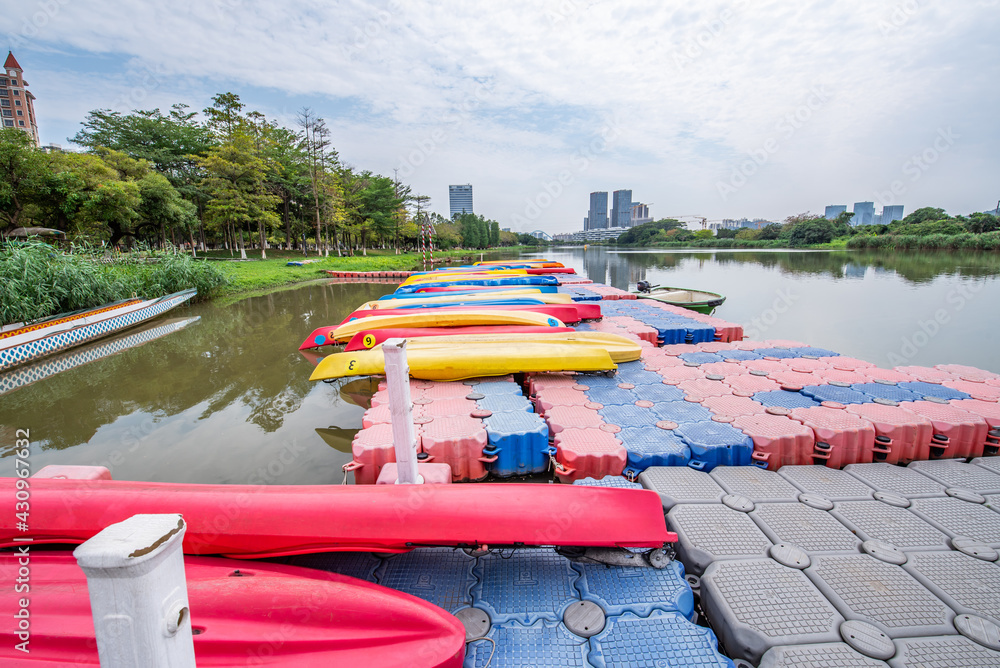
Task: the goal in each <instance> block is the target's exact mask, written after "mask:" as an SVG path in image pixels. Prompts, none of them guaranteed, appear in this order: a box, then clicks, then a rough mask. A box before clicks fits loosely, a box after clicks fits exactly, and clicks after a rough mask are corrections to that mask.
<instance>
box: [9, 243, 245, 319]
mask: <svg viewBox="0 0 1000 668" xmlns="http://www.w3.org/2000/svg"><path fill="white" fill-rule="evenodd" d="M225 283H226V277H225V275H224V274H223V273H222V272H221V271H220V270H219V269H218V268H217V267H215V266H214V265H211V264H209V263H207V262H198V261H194V260H192V259H191V258H190V257H188V256H186V255H173V254H163V255H159V256H158V261H156V262H154V263H136V262H130V261H129V258H128V257H126V258H125V260H124V261H122V262H117V263H114V264H101V263H99V262H97V261H96V260H95V259H94V258H93V257H91V256H89V255H87V254H86V253H85V252H84V253H76V254H65V253H63V252H62V251H60V250H59V249H58V248H55V247H53V246H50V245H48V244H46V243H43V242H40V241H24V242H22V241H5V242H4V243H3V244H2V245H0V322H2V323H4V324H6V323H12V322H21V321H26V320H37V319H39V318H45V317H48V316H51V315H55V314H58V313H66V312H68V311H77V310H80V309H87V308H93V307H95V306H100V305H102V304H107V303H110V302H115V301H119V300H122V299H128V298H130V297H132V296H133V295H139V296H141V297H145V298H147V299H152V298H154V297H161V296H163V295H165V294H169V293H171V292H177V291H179V290H185V289H187V288H198V297H199V298H200V299H205V298H207V297H209V296H211V295H212V294H213V293H214V292H215V291H216V289H218V288H219V287H220V286H222V285H224V284H225Z"/></svg>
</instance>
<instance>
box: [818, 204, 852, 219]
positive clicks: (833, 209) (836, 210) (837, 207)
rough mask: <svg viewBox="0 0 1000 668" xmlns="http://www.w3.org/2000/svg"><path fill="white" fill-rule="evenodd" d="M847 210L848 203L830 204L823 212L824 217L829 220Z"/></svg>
mask: <svg viewBox="0 0 1000 668" xmlns="http://www.w3.org/2000/svg"><path fill="white" fill-rule="evenodd" d="M845 211H847V205H846V204H831V205H830V206H828V207H826V213H824V214H823V217H824V218H826V219H827V220H833V219H834V218H836V217H837V216H839V215H840V214H842V213H844V212H845Z"/></svg>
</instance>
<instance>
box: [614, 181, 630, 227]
mask: <svg viewBox="0 0 1000 668" xmlns="http://www.w3.org/2000/svg"><path fill="white" fill-rule="evenodd" d="M631 225H632V191H631V190H616V191H615V192H614V193H613V194H612V201H611V227H631Z"/></svg>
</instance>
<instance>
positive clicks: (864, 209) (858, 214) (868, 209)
mask: <svg viewBox="0 0 1000 668" xmlns="http://www.w3.org/2000/svg"><path fill="white" fill-rule="evenodd" d="M874 222H875V202H855V203H854V217H853V218H851V225H853V226H855V227H856V226H858V225H871V224H872V223H874Z"/></svg>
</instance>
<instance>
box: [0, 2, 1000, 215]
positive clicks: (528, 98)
mask: <svg viewBox="0 0 1000 668" xmlns="http://www.w3.org/2000/svg"><path fill="white" fill-rule="evenodd" d="M9 4H11V5H12V6H11V7H9V8H8V9H5V15H7V16H9V17H11V19H12V20H11V23H10V25H12V26H15V35H14V37H17V36H18V34H21V35H22V37H23V33H24V30H25V26H29V27H31V26H33V27H34V34H33V35H32V36H31V38H30V40H29V39H21V40H20V41H18V40H17V39H15V40H13V41H12V43H14V44H16V45H17V46H16V50H17V53H18V56H19V58H21V60H22V64H23V65H24V66H25V67H26V68H27V72H26V73H27V74H28V75H29V81H31V83H32V90H33V91H35V93H36V95H38V97H39V101H38V111H39V116H40V119H41V122H42V130H43V135H44V134H45V126H46V123H47V122H51V123H52V124H54V125H55V126H56V127H63V125H61V124H65V123H68V122H69V121H71V120H72V118H73V117H75V118H76V119H77V120H80V119H82V115H83V114H84V113H85V111H86V110H89V109H93V108H98V107H108V106H112V103H113V102H114V101H115V100H116V99H118V100H120V99H122V98H121V96H122V95H123V93H124V94H128V92H129V91H130V90H132V89H135V88H136V86H137V85H138V86H139V88H140V89H141V88H142V81H143V77H144V76H145V77H147V78H146V80H147V81H148V73H150V72H152V73H154V74H155V76H154V78H155V80H156V82H157V84H156V86H155V87H154V88H152V89H150V90H148V91H147V93H146V98H145V99H144V100H143V102H142V103H138V104H136V106H138V107H144V108H145V107H150V106H154V103H155V105H159V106H168V105H169V103H171V102H173V101H185V102H188V103H189V104H192V106H193V107H194V108H201V107H203V106H205V105H206V104H207V102H208V99H209V97H210V95H211V94H212V93H214V92H218V91H222V90H233V91H235V92H237V93H240V94H241V95H242V96H243V97H244V99H245V100H247V101H248V102H250V103H251V104H252V106H255V107H257V108H260V109H261V110H262V111H264V112H265V113H268V114H269V115H275V116H278V117H280V118H282V119H286V118H287V119H288V120H287V121H286V122H289V123H290V122H291V119H292V118H293V116H294V111H295V110H296V109H297V108H298V107H299V106H301V105H302V104H309V105H310V106H312V107H314V108H316V109H317V111H318V112H319V113H320V114H322V115H324V116H326V117H327V118H328V119H329V121H330V124H331V127H332V128H333V130H334V137H335V140H336V141H337V142H338V148H339V149H340V151H341V155H342V156H343V157H344V158H345V159H346V160H347V161H349V162H351V163H352V164H355V165H357V166H359V167H362V168H368V169H372V170H375V171H380V172H383V173H391V170H392V169H394V168H400V167H401V166H404V167H405V165H406V161H407V156H409V155H411V154H412V153H413V151H415V150H418V151H419V150H423V151H424V152H425V153H426V155H425V156H424V157H423V159H422V160H421V164H420V165H419V166H417V167H416V168H415V169H413V170H412V174H411V176H410V177H409V179H410V182H411V183H412V184H413V185H414V187H415V189H416V190H418V191H421V192H427V193H428V194H431V195H432V196H433V197H434V199H435V202H436V205H437V207H438V209H439V210H441V211H444V209H445V206H446V202H447V187H446V186H447V185H448V184H449V183H465V182H471V183H473V185H474V187H475V192H476V207H477V209H478V210H479V211H480V212H482V213H484V214H485V215H487V216H490V217H493V218H496V219H498V220H500V221H501V222H502V223H504V224H505V225H507V224H510V223H511V222H512V221H513V220H514V219H515V218H516V217H517V216H518V215H520V216H522V217H523V214H524V210H525V208H526V207H527V206H528V205H529V204H530V203H531V202H532V201H535V200H536V199H537V197H538V196H539V194H540V193H542V192H547V190H546V185H547V184H549V185H551V183H552V182H553V179H556V180H558V177H559V175H560V173H561V172H565V171H567V170H569V171H570V173H571V176H572V179H571V180H570V182H569V183H568V184H565V185H563V187H562V190H561V192H560V194H559V195H558V196H555V197H551V199H552V202H551V203H549V204H548V206H546V207H544V208H542V209H541V210H540V211H539V213H538V216H537V217H535V218H533V219H531V220H530V221H529V222H530V223H531V225H532V228H531V229H534V228H535V227H540V228H543V229H546V230H549V231H551V232H559V231H572V230H575V229H579V228H580V223H581V220H582V217H583V216H584V215H585V214H586V208H587V204H588V202H587V193H589V192H590V191H591V190H613V189H616V188H621V187H624V188H627V187H631V189H632V191H633V195H634V198H635V199H637V200H642V201H646V202H653V203H654V206H653V207H652V213H654V215H658V216H661V215H669V214H682V213H699V214H702V215H706V216H708V217H710V218H721V217H736V216H743V215H746V216H764V217H771V218H781V217H784V216H785V215H787V214H789V213H792V212H797V211H802V210H806V209H811V210H813V211H817V210H821V209H822V207H823V206H824V205H825V204H828V203H832V202H834V201H836V202H845V203H850V202H853V201H855V200H867V199H872V198H873V193H875V192H876V191H878V190H879V189H880V188H885V187H887V185H888V184H890V183H891V182H892V181H893V180H894V179H897V178H899V174H900V173H901V171H902V169H903V167H902V166H903V164H904V162H905V161H906V160H907V159H908V156H911V155H912V154H913V152H916V151H921V150H923V149H924V147H925V146H926V144H927V142H928V141H933V137H934V134H935V133H936V132H937V131H938V129H939V128H941V127H949V126H951V127H954V128H955V130H956V131H958V132H959V133H960V134H961V135H962V136H963V137H964V138H967V139H965V140H962V141H958V142H956V143H955V145H954V146H953V147H952V148H951V150H950V151H949V154H948V155H947V156H946V159H945V158H942V159H941V160H938V161H937V162H935V164H934V165H933V166H932V168H931V169H928V170H927V171H926V172H924V173H923V174H922V176H921V178H920V180H919V181H920V182H919V184H917V183H916V182H913V183H911V184H910V185H911V187H910V188H909V189H908V192H907V197H906V198H905V200H904V202H903V203H904V204H905V205H906V206H907V209H908V210H912V209H913V208H916V207H918V206H924V205H929V204H936V205H941V206H945V207H946V208H948V209H949V210H952V211H954V212H967V211H969V210H976V209H982V208H985V207H986V206H987V205H988V204H989V203H990V200H992V199H993V198H994V197H995V192H993V190H991V189H990V188H991V187H995V185H994V184H993V183H992V182H991V180H992V178H993V176H995V174H996V173H997V171H998V170H997V167H998V166H1000V165H998V160H1000V159H998V158H997V156H998V155H1000V152H998V151H997V140H998V128H997V125H996V123H995V121H994V120H993V118H992V115H991V113H989V111H988V110H991V109H995V108H996V102H997V96H998V94H997V92H995V91H996V87H995V85H994V84H993V82H994V81H995V80H996V79H997V74H998V72H997V70H998V63H1000V57H998V56H1000V46H998V44H997V42H996V40H995V38H994V36H995V34H996V32H997V29H998V28H1000V17H998V15H997V14H996V12H994V11H990V9H991V8H992V5H990V3H988V2H987V3H984V2H978V3H977V2H955V3H949V4H948V5H942V4H933V5H932V4H930V3H929V2H927V1H926V0H898V1H896V0H889V1H880V2H862V1H861V0H854V1H851V2H847V1H842V2H830V1H821V2H805V3H796V4H792V3H788V2H782V1H780V0H759V1H756V2H751V1H750V0H733V1H732V2H720V1H717V0H715V1H713V0H709V1H706V2H699V3H697V5H692V4H691V3H680V2H666V3H662V2H652V1H648V2H647V1H643V2H639V1H632V2H610V1H594V0H556V1H554V2H546V3H537V2H530V1H528V0H513V1H511V2H507V3H504V4H503V5H500V6H498V5H495V3H468V2H459V1H458V0H444V1H441V2H434V3H430V2H407V3H404V2H402V1H401V0H393V2H383V3H371V4H369V3H364V2H358V1H354V2H351V1H343V2H337V3H329V2H322V3H321V2H305V3H296V5H295V6H288V5H285V4H283V3H265V2H257V1H251V0H207V1H205V2H200V3H196V2H174V3H171V4H169V5H163V4H158V3H146V2H140V1H138V0H111V1H108V2H101V3H96V2H79V1H78V2H73V3H69V2H68V1H67V0H46V2H42V3H38V4H28V5H24V4H16V5H14V4H13V3H9ZM994 4H995V3H994ZM53 8H54V9H53ZM43 15H44V17H45V19H44V21H43V22H42V21H39V20H38V17H39V16H43ZM33 21H34V23H32V22H33ZM32 60H37V61H39V64H40V66H39V67H35V68H34V69H32V68H31V66H30V65H29V64H28V63H30V62H31V61H32ZM95 63H96V64H97V65H98V66H99V67H98V70H97V71H95V70H94V67H95ZM144 73H145V74H144ZM137 81H139V82H140V83H139V84H137V83H136V82H137ZM147 88H149V86H148V85H147ZM817 90H820V91H824V95H823V96H822V97H823V98H824V99H823V100H822V102H820V103H819V104H816V103H815V100H816V91H817ZM43 92H44V94H42V93H43ZM133 93H134V90H133ZM612 124H613V125H614V127H615V128H616V132H615V134H614V139H613V140H612V141H609V142H607V146H605V147H604V148H603V149H602V150H601V151H600V152H598V153H596V154H595V155H594V156H592V157H591V158H588V160H587V166H586V168H584V169H580V168H578V166H577V167H575V166H574V164H575V158H579V156H580V155H581V154H582V153H583V152H584V151H586V149H587V147H588V146H590V145H591V143H592V142H593V141H595V138H598V137H600V136H601V135H602V133H605V130H606V128H607V127H609V125H612ZM442 136H443V137H444V138H443V139H436V140H435V139H433V137H442ZM973 138H975V139H974V140H973ZM428 142H430V144H431V145H432V146H431V148H432V150H429V151H428V150H427V149H420V148H419V147H420V146H427V145H428ZM771 146H776V148H775V149H774V150H768V148H767V147H771ZM761 151H763V152H764V153H766V158H767V159H766V160H764V161H760V160H758V161H756V163H755V164H756V167H748V163H747V160H748V159H749V160H751V161H753V157H754V156H755V155H756V156H758V157H759V156H760V155H761ZM744 172H752V173H750V174H749V175H747V174H745V173H744ZM734 174H736V175H739V174H743V176H744V177H745V178H744V179H743V181H744V182H743V183H742V185H740V186H739V187H735V186H733V185H732V183H733V178H734ZM736 180H737V181H739V179H736ZM720 183H721V184H724V185H725V184H730V186H731V187H733V188H735V192H731V193H728V194H727V195H726V196H723V195H722V194H720V186H719V184H720ZM543 199H544V198H543Z"/></svg>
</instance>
